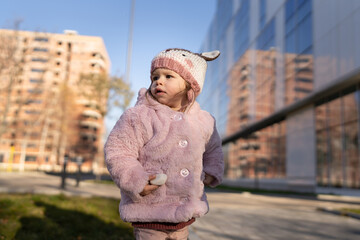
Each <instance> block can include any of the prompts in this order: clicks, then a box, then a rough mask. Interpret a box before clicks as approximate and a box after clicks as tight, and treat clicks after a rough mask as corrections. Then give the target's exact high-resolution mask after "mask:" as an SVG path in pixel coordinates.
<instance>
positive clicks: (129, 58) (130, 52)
mask: <svg viewBox="0 0 360 240" xmlns="http://www.w3.org/2000/svg"><path fill="white" fill-rule="evenodd" d="M134 15H135V0H131V12H130V24H129V39H128V46H127V47H128V48H127V59H126V75H125V82H126V83H130V68H131V56H132V43H133V40H132V35H133V29H134Z"/></svg>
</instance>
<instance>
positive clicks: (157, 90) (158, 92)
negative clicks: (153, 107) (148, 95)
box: [155, 89, 165, 94]
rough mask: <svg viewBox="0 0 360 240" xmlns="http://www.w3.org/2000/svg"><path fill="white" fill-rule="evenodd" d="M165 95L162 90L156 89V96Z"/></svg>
mask: <svg viewBox="0 0 360 240" xmlns="http://www.w3.org/2000/svg"><path fill="white" fill-rule="evenodd" d="M163 93H165V92H164V91H163V90H161V89H156V90H155V94H163Z"/></svg>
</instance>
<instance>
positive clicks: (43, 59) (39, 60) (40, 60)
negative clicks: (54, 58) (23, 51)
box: [31, 58, 48, 63]
mask: <svg viewBox="0 0 360 240" xmlns="http://www.w3.org/2000/svg"><path fill="white" fill-rule="evenodd" d="M31 61H33V62H43V63H45V62H47V61H48V60H47V59H45V58H32V59H31Z"/></svg>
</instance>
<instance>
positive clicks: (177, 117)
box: [172, 113, 182, 121]
mask: <svg viewBox="0 0 360 240" xmlns="http://www.w3.org/2000/svg"><path fill="white" fill-rule="evenodd" d="M172 119H173V120H175V121H180V120H181V119H182V115H181V114H180V113H176V114H175V115H174V116H172Z"/></svg>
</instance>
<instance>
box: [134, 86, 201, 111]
mask: <svg viewBox="0 0 360 240" xmlns="http://www.w3.org/2000/svg"><path fill="white" fill-rule="evenodd" d="M146 92H147V89H146V88H141V89H140V90H139V93H138V97H137V102H136V104H135V106H138V105H146V106H148V107H149V108H152V109H154V110H155V111H161V112H164V113H168V114H174V113H177V111H175V110H172V109H171V108H170V107H168V106H166V105H164V104H161V103H159V102H158V101H156V100H155V99H154V98H152V97H151V96H149V95H147V94H146ZM199 111H200V105H199V103H198V102H196V101H195V102H194V104H193V105H192V106H191V107H190V109H189V110H188V111H186V112H185V114H188V115H192V114H197V113H198V112H199Z"/></svg>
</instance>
